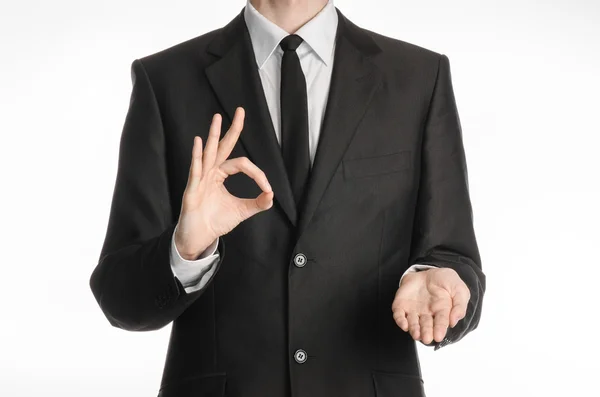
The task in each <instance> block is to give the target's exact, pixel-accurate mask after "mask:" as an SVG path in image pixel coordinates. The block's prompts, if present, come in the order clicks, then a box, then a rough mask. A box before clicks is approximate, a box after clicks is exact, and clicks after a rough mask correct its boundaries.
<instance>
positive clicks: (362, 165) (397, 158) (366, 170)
mask: <svg viewBox="0 0 600 397" xmlns="http://www.w3.org/2000/svg"><path fill="white" fill-rule="evenodd" d="M410 155H411V151H410V150H403V151H401V152H396V153H391V154H386V155H383V156H377V157H362V158H358V159H350V160H344V161H343V165H344V178H346V179H350V178H364V177H368V176H374V175H379V174H389V173H392V172H398V171H401V170H405V169H408V168H410Z"/></svg>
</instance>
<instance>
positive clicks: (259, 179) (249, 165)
mask: <svg viewBox="0 0 600 397" xmlns="http://www.w3.org/2000/svg"><path fill="white" fill-rule="evenodd" d="M219 168H220V169H221V170H222V171H223V172H225V173H226V174H227V175H233V174H237V173H238V172H243V173H244V174H246V175H248V176H249V177H250V178H252V179H254V181H255V182H256V184H257V185H258V186H259V187H260V188H261V189H262V191H263V192H271V191H272V188H271V185H270V184H269V181H268V180H267V176H266V175H265V173H264V172H263V171H262V170H261V169H260V168H258V167H257V166H256V164H254V163H253V162H252V161H250V160H249V159H248V158H247V157H236V158H234V159H229V160H226V161H225V162H224V163H223V164H221V165H220V166H219Z"/></svg>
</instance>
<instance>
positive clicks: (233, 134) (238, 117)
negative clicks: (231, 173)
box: [215, 107, 245, 164]
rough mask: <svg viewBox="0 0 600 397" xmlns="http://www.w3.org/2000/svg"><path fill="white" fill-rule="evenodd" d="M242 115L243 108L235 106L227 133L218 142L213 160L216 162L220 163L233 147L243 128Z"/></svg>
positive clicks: (225, 158) (243, 113) (243, 115)
mask: <svg viewBox="0 0 600 397" xmlns="http://www.w3.org/2000/svg"><path fill="white" fill-rule="evenodd" d="M244 117H245V112H244V108H242V107H239V108H237V109H236V110H235V114H234V116H233V121H232V122H231V126H230V127H229V130H227V133H226V134H225V136H223V139H221V142H219V149H218V151H217V158H216V160H215V163H216V164H221V163H222V162H224V161H225V160H227V158H228V157H229V155H230V154H231V152H232V151H233V148H234V147H235V144H236V142H237V140H238V138H239V137H240V133H241V132H242V129H243V128H244Z"/></svg>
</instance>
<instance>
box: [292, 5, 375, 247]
mask: <svg viewBox="0 0 600 397" xmlns="http://www.w3.org/2000/svg"><path fill="white" fill-rule="evenodd" d="M337 12H338V30H337V37H336V47H335V55H334V64H333V71H332V76H331V85H330V89H329V97H328V101H327V106H326V109H325V116H324V120H323V125H322V128H321V133H320V138H319V144H318V145H317V153H316V155H315V160H314V163H313V167H312V170H311V176H310V180H309V183H308V191H307V192H306V196H305V201H304V206H303V209H302V212H301V214H300V217H299V225H298V229H299V230H298V238H300V236H301V234H302V233H303V232H304V230H305V229H306V226H307V225H308V224H309V223H310V221H311V219H312V217H313V215H314V213H315V210H316V209H317V207H318V205H319V202H320V200H321V197H322V196H323V193H324V192H325V189H326V188H327V185H328V184H329V181H330V180H331V178H332V176H333V174H334V172H335V170H336V169H337V167H338V165H339V163H340V161H341V159H342V157H343V155H344V153H345V151H346V149H347V147H348V145H349V144H350V141H351V140H352V137H353V136H354V133H355V131H356V129H357V126H358V124H359V122H360V120H361V119H362V117H363V115H364V114H365V111H366V109H367V108H368V106H369V103H370V102H371V98H372V97H373V94H374V93H375V91H376V89H377V88H378V87H379V85H380V83H381V73H380V71H379V69H378V68H377V66H376V65H375V64H374V63H373V62H372V61H371V59H370V56H371V55H373V54H376V53H377V52H379V51H380V49H379V47H378V46H377V45H376V44H375V42H373V40H372V39H371V38H370V36H368V35H367V34H366V33H364V32H363V31H362V30H361V29H360V28H358V27H357V26H356V25H354V24H352V23H351V22H350V21H348V20H347V19H346V18H345V17H344V16H343V15H342V14H341V12H339V10H338V11H337Z"/></svg>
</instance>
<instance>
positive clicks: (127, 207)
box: [89, 59, 225, 331]
mask: <svg viewBox="0 0 600 397" xmlns="http://www.w3.org/2000/svg"><path fill="white" fill-rule="evenodd" d="M131 79H132V84H133V89H132V93H131V99H130V104H129V110H128V112H127V116H126V119H125V124H124V127H123V131H122V134H121V140H120V147H119V159H118V167H117V176H116V182H115V185H114V191H113V196H112V203H111V208H110V215H109V220H108V226H107V230H106V235H105V238H104V243H103V246H102V249H101V252H100V257H99V261H98V264H97V265H96V267H95V269H94V271H93V272H92V275H91V277H90V281H89V283H90V288H91V290H92V292H93V294H94V297H95V298H96V301H97V302H98V305H99V306H100V308H101V309H102V311H103V313H104V315H105V316H106V317H107V319H108V321H109V322H110V323H111V324H112V325H113V326H115V327H118V328H122V329H125V330H129V331H148V330H155V329H159V328H162V327H164V326H165V325H167V324H169V323H170V322H171V321H173V320H174V319H176V318H177V317H178V316H179V315H180V314H181V313H182V312H183V311H184V310H185V309H186V308H187V307H188V306H189V305H191V304H192V303H193V302H194V301H195V300H196V299H197V298H198V297H199V296H200V295H201V294H202V293H203V292H204V291H205V290H206V286H208V285H209V283H210V281H212V280H209V282H207V283H206V284H205V287H204V288H202V289H199V290H197V291H194V292H192V293H187V292H186V291H185V289H184V287H183V286H182V284H181V282H180V281H179V280H178V279H177V278H176V277H175V276H174V275H173V272H172V270H171V265H170V244H171V239H172V236H173V233H174V230H175V227H176V225H177V216H176V215H175V214H174V208H173V207H172V203H171V197H170V192H169V180H168V172H167V159H166V146H165V136H164V130H163V125H162V120H161V115H160V111H159V107H158V104H157V101H156V98H155V96H154V91H153V89H152V86H151V83H150V80H149V78H148V75H147V74H146V71H145V69H144V66H143V64H142V62H141V61H140V60H138V59H136V60H135V61H133V63H132V65H131ZM174 199H176V198H174ZM177 208H179V207H177ZM218 250H219V252H220V258H219V261H218V262H217V263H216V264H215V266H216V267H217V268H216V269H215V271H214V272H213V275H212V277H211V279H212V278H214V275H216V273H217V271H218V268H219V267H220V265H221V262H222V261H223V258H224V256H225V255H224V253H225V251H224V244H223V239H219V246H218Z"/></svg>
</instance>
